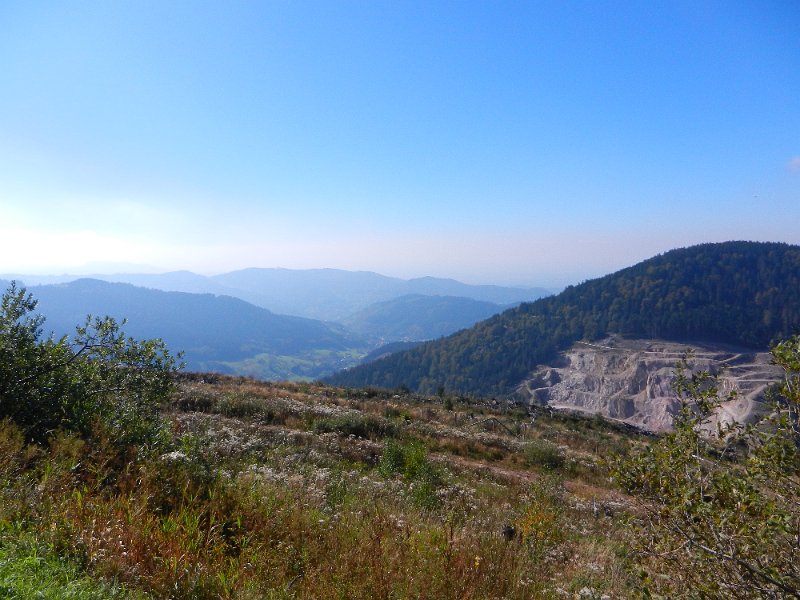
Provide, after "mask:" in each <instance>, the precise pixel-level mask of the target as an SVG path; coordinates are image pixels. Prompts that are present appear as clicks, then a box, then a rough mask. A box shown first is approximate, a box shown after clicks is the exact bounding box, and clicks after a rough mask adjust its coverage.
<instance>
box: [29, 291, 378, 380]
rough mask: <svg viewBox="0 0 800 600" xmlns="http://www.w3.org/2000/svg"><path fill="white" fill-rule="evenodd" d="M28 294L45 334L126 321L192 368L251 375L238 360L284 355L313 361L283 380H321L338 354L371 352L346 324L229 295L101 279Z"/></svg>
mask: <svg viewBox="0 0 800 600" xmlns="http://www.w3.org/2000/svg"><path fill="white" fill-rule="evenodd" d="M28 291H29V292H31V293H32V294H33V296H34V298H35V299H36V300H38V302H39V304H38V306H37V312H39V313H40V314H42V315H44V316H45V318H46V321H45V323H44V328H43V329H44V332H45V333H47V332H50V331H53V332H54V333H55V334H56V335H58V336H60V335H65V334H66V335H70V334H72V333H74V331H75V326H76V325H78V324H82V323H83V322H84V320H85V317H86V315H87V314H89V313H91V314H93V315H95V316H106V315H108V316H111V317H114V318H115V319H117V320H120V321H121V320H122V319H126V320H127V324H126V325H125V327H124V328H123V329H124V331H125V332H126V334H128V335H130V336H133V337H135V338H161V339H163V340H164V341H165V342H166V343H167V345H168V347H169V348H170V350H172V351H173V352H178V351H185V353H186V354H185V361H186V363H187V368H188V369H189V370H195V371H221V372H227V373H242V374H248V373H243V372H242V370H241V369H239V368H237V366H236V363H237V362H239V361H247V360H253V359H254V358H255V357H258V356H261V355H268V356H270V357H283V360H284V363H285V361H286V358H285V357H295V358H297V357H306V360H305V363H306V364H305V365H304V367H305V369H306V371H304V372H302V373H292V372H291V371H287V372H286V373H285V377H280V378H292V376H293V375H294V376H308V377H316V376H318V375H319V374H321V373H324V372H326V371H327V372H330V371H331V370H332V369H333V368H334V365H335V364H337V362H338V361H337V357H338V356H348V355H350V354H352V353H353V351H354V350H357V351H358V353H359V354H360V353H362V352H363V351H364V350H365V349H366V345H365V344H364V342H363V341H362V340H361V339H359V338H357V337H355V336H352V335H350V334H349V333H347V332H345V331H344V330H343V329H342V328H341V327H338V326H334V325H328V324H325V323H322V322H321V321H315V320H312V319H304V318H302V317H293V316H285V315H276V314H274V313H272V312H270V311H268V310H266V309H263V308H260V307H257V306H254V305H252V304H248V303H247V302H245V301H243V300H240V299H238V298H233V297H230V296H214V295H211V294H189V293H185V292H164V291H160V290H153V289H147V288H141V287H136V286H133V285H131V284H127V283H111V282H105V281H99V280H96V279H79V280H77V281H72V282H69V283H61V284H54V285H43V286H33V287H30V288H28ZM321 353H322V360H317V362H318V363H319V364H316V365H315V364H314V361H315V360H316V359H315V358H314V356H315V355H316V356H319V355H320V354H321ZM327 358H330V359H331V361H333V362H330V361H328V362H326V359H327ZM352 360H353V362H355V361H356V360H357V356H354V357H353V359H352ZM285 368H287V369H288V368H289V367H285ZM315 369H316V370H315ZM250 374H252V375H256V376H259V375H261V376H263V373H257V372H253V373H250Z"/></svg>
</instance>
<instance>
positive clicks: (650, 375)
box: [519, 338, 781, 431]
mask: <svg viewBox="0 0 800 600" xmlns="http://www.w3.org/2000/svg"><path fill="white" fill-rule="evenodd" d="M688 350H691V351H692V352H693V356H692V357H691V359H690V361H689V364H690V366H691V367H692V368H693V369H695V370H708V371H710V372H712V373H719V374H720V381H719V384H720V391H721V392H722V395H725V394H727V393H728V392H730V391H732V390H736V394H737V395H736V398H735V399H734V400H732V401H729V402H725V403H723V405H722V406H721V407H720V408H719V409H718V411H717V415H716V418H717V419H718V421H719V422H721V423H729V422H732V421H738V422H741V423H743V422H748V421H750V420H752V419H753V418H754V417H755V416H756V415H757V414H758V412H760V411H761V410H763V408H764V405H763V403H762V400H763V396H764V392H765V391H766V388H767V387H769V386H770V385H771V384H774V383H777V382H778V381H779V380H780V377H781V371H780V369H779V368H778V367H775V366H774V365H771V364H770V355H769V353H766V352H753V351H746V350H745V351H742V350H737V349H735V348H730V347H720V346H709V345H704V344H697V345H689V344H677V343H674V342H665V341H659V340H624V339H620V338H609V339H607V340H604V341H602V342H598V343H596V344H588V343H578V344H576V345H575V346H574V347H573V348H572V349H571V350H569V351H567V352H565V353H564V354H563V355H562V360H561V361H560V362H559V364H555V365H550V366H541V367H539V368H538V369H537V370H536V371H535V372H534V374H533V376H532V377H531V378H530V379H528V380H527V381H525V382H524V383H523V384H522V385H521V386H520V388H519V391H520V393H521V394H522V395H523V396H524V397H525V398H526V399H527V401H528V402H529V403H531V404H538V405H540V406H550V407H552V408H556V409H569V410H576V411H581V412H588V413H592V414H600V415H602V416H604V417H606V418H609V419H613V420H618V421H623V422H625V423H628V424H630V425H634V426H636V427H640V428H642V429H646V430H649V431H666V430H669V429H670V428H671V426H672V422H673V419H674V416H675V415H676V414H677V413H678V412H679V410H680V401H679V399H678V397H677V395H676V394H675V392H674V391H673V389H672V382H673V380H674V378H675V367H676V364H677V362H678V360H679V359H680V358H681V356H682V355H683V354H684V353H685V352H686V351H688Z"/></svg>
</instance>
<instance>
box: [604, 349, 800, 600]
mask: <svg viewBox="0 0 800 600" xmlns="http://www.w3.org/2000/svg"><path fill="white" fill-rule="evenodd" d="M772 355H773V360H774V362H775V363H776V364H778V365H780V366H781V367H782V368H783V369H784V373H785V376H784V379H783V382H782V383H781V384H780V385H779V386H778V388H777V389H776V390H775V393H774V395H773V401H774V409H773V410H772V411H771V412H770V413H769V414H768V415H767V416H765V417H764V418H763V419H762V420H760V421H759V422H757V423H755V424H753V425H750V426H747V427H744V426H741V425H735V426H731V427H727V428H720V427H717V428H716V431H714V430H713V429H712V428H710V417H711V416H712V413H713V411H714V409H715V408H716V407H717V406H718V405H719V403H720V401H721V398H720V394H719V389H718V387H717V380H716V377H715V376H714V375H712V374H710V373H709V372H699V373H693V374H691V375H687V364H686V362H685V361H683V362H682V363H681V364H680V365H679V369H678V377H677V382H676V390H677V391H678V393H679V395H680V397H681V399H682V402H683V409H682V412H681V414H680V415H679V417H678V419H677V420H676V423H675V428H674V431H673V432H672V433H670V434H668V435H666V436H664V437H663V438H662V439H661V440H659V441H658V442H657V443H655V444H653V445H652V446H650V447H648V448H646V449H645V450H642V451H640V452H637V453H635V454H634V455H633V456H631V457H628V458H624V459H620V460H619V461H618V462H617V464H616V465H615V466H614V469H613V470H614V473H615V476H616V478H617V479H618V481H620V482H621V484H622V485H623V487H624V488H625V489H626V490H627V491H628V492H630V493H632V494H634V495H635V497H637V498H638V499H639V500H640V506H639V510H638V511H637V514H638V517H637V519H636V523H635V524H636V525H637V528H636V531H637V536H636V537H637V546H636V555H637V558H638V559H639V564H640V566H641V568H642V571H641V574H642V577H643V592H644V595H645V596H646V597H651V596H653V595H662V594H663V595H666V596H674V595H675V594H677V595H680V596H681V597H687V596H688V597H698V598H789V597H792V598H800V544H798V540H800V450H799V449H800V429H798V419H797V414H798V412H797V411H798V408H800V336H795V337H793V338H791V339H788V340H786V341H784V342H781V343H779V344H777V345H776V346H775V347H774V348H773V350H772Z"/></svg>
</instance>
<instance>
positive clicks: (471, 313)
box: [340, 294, 508, 343]
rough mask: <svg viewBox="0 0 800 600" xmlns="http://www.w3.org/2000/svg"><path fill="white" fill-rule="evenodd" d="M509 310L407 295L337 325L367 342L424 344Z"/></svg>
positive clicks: (489, 304) (465, 300)
mask: <svg viewBox="0 0 800 600" xmlns="http://www.w3.org/2000/svg"><path fill="white" fill-rule="evenodd" d="M506 308H508V306H501V305H499V304H494V303H492V302H481V301H480V300H472V299H470V298H461V297H455V296H425V295H422V294H409V295H407V296H400V297H399V298H394V299H392V300H385V301H383V302H376V303H375V304H371V305H369V306H367V307H366V308H363V309H361V310H360V311H358V312H356V313H355V314H353V315H350V316H349V317H347V318H345V319H342V320H341V321H340V323H341V324H342V325H344V326H345V327H347V328H348V329H349V330H350V331H352V332H354V333H356V334H358V335H360V336H362V337H364V338H366V339H369V340H380V341H381V342H383V343H385V342H394V341H404V342H408V341H425V340H431V339H436V338H438V337H442V336H444V335H449V334H451V333H453V332H454V331H458V330H459V329H464V328H466V327H470V326H472V325H474V324H475V323H477V322H478V321H482V320H483V319H488V318H489V317H491V316H492V315H494V314H497V313H499V312H502V311H503V310H505V309H506Z"/></svg>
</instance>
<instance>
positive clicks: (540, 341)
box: [329, 242, 800, 395]
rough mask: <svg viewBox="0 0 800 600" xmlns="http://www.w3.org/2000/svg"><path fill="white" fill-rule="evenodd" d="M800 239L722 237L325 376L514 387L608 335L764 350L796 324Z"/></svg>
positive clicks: (365, 382)
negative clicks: (563, 354)
mask: <svg viewBox="0 0 800 600" xmlns="http://www.w3.org/2000/svg"><path fill="white" fill-rule="evenodd" d="M798 289H800V247H798V246H796V245H789V244H783V243H760V242H724V243H716V244H702V245H699V246H693V247H689V248H681V249H678V250H673V251H670V252H667V253H665V254H662V255H659V256H656V257H654V258H651V259H649V260H646V261H643V262H641V263H639V264H637V265H634V266H632V267H629V268H626V269H623V270H621V271H618V272H616V273H613V274H610V275H607V276H605V277H601V278H599V279H595V280H591V281H587V282H584V283H582V284H580V285H576V286H570V287H568V288H567V289H565V290H564V291H563V292H561V293H560V294H558V295H556V296H551V297H548V298H542V299H540V300H537V301H535V302H532V303H526V304H522V305H521V306H519V307H517V308H513V309H510V310H507V311H505V312H503V313H502V314H499V315H496V316H494V317H492V318H490V319H487V320H486V321H482V322H481V323H478V324H477V325H475V326H474V327H472V328H470V329H465V330H463V331H460V332H458V333H455V334H453V335H451V336H449V337H447V338H444V339H442V340H437V341H434V342H428V343H427V344H423V345H421V346H418V347H416V348H413V349H411V350H408V351H406V352H401V353H398V354H393V355H390V356H388V357H385V358H382V359H380V360H378V361H376V362H374V363H369V364H366V365H361V366H359V367H355V368H353V369H349V370H347V371H342V372H340V373H337V374H336V375H334V376H332V377H331V378H329V381H330V382H332V383H335V384H338V385H347V386H352V387H359V386H377V387H384V388H390V389H393V388H399V387H401V386H407V387H409V388H411V389H415V390H417V391H420V392H423V393H431V392H434V391H436V390H438V389H441V388H444V389H445V390H447V391H448V392H458V393H464V394H474V395H510V394H512V393H513V392H514V389H515V388H516V386H517V385H518V384H519V383H520V382H521V381H522V380H523V379H524V378H525V376H526V375H528V374H529V373H530V372H531V371H532V370H533V368H535V367H536V365H538V364H542V363H544V362H546V361H549V360H551V359H553V358H554V357H555V356H556V354H557V353H558V352H559V351H561V350H565V349H566V348H568V347H569V346H570V345H571V344H572V343H574V342H576V341H578V340H587V341H591V340H596V339H599V338H602V337H604V336H606V335H608V334H612V333H613V334H620V335H624V336H628V337H647V338H662V339H667V340H673V341H692V342H715V343H726V344H732V345H737V346H743V347H747V348H752V349H762V350H763V349H767V348H768V347H769V346H770V345H771V344H772V343H774V342H775V341H777V340H778V339H782V338H786V337H789V336H790V335H792V334H794V333H797V332H798V331H800V296H799V295H798V293H797V290H798Z"/></svg>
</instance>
